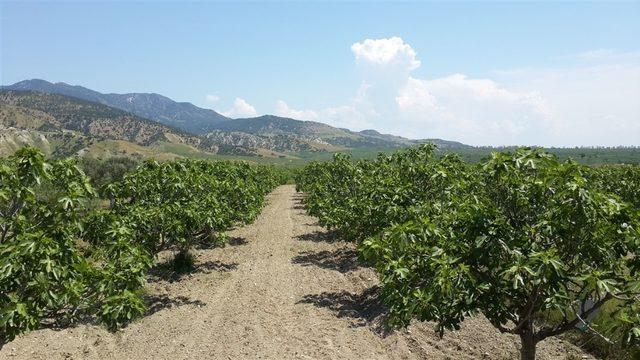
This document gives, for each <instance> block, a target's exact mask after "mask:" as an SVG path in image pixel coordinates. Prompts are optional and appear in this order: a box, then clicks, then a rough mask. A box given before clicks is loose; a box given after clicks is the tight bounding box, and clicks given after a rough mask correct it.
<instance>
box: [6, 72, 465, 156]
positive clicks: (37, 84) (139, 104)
mask: <svg viewBox="0 0 640 360" xmlns="http://www.w3.org/2000/svg"><path fill="white" fill-rule="evenodd" d="M2 89H5V90H22V91H36V92H42V93H51V94H61V95H66V96H71V97H75V98H79V99H83V100H87V101H92V102H98V103H101V104H104V105H107V106H110V107H114V108H117V109H121V110H124V111H127V112H130V113H132V114H134V115H137V116H139V117H142V118H147V119H150V120H153V121H157V122H159V123H161V124H165V125H168V126H171V127H174V128H178V129H182V130H184V131H186V132H189V133H192V134H196V135H205V137H206V138H207V139H208V141H213V139H215V140H216V141H221V142H222V143H223V144H225V145H239V146H244V145H243V144H261V145H262V146H266V149H269V150H274V151H290V152H298V151H338V150H346V149H350V148H398V147H403V146H410V145H413V144H416V143H420V142H424V141H426V140H410V139H407V138H403V137H400V136H394V135H388V134H381V133H379V132H377V131H375V130H364V131H360V132H354V131H351V130H347V129H340V128H336V127H333V126H330V125H327V124H324V123H321V122H315V121H301V120H296V119H290V118H285V117H279V116H274V115H264V116H259V117H254V118H245V119H230V118H227V117H225V116H223V115H221V114H219V113H217V112H215V111H213V110H209V109H203V108H199V107H197V106H195V105H193V104H191V103H186V102H176V101H173V100H171V99H169V98H167V97H165V96H162V95H159V94H154V93H129V94H103V93H100V92H97V91H94V90H91V89H88V88H85V87H82V86H77V85H69V84H66V83H63V82H58V83H51V82H48V81H45V80H40V79H33V80H24V81H20V82H17V83H15V84H13V85H8V86H3V87H2ZM225 133H226V134H225ZM231 133H233V135H232V134H231ZM206 134H208V135H206ZM236 140H237V142H235V143H234V141H236ZM428 141H432V142H434V143H436V144H438V145H439V146H441V147H442V148H453V147H457V146H465V145H463V144H461V143H456V142H450V141H445V140H440V139H429V140H428Z"/></svg>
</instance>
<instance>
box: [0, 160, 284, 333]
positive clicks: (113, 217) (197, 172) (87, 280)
mask: <svg viewBox="0 0 640 360" xmlns="http://www.w3.org/2000/svg"><path fill="white" fill-rule="evenodd" d="M282 181H283V176H282V174H281V173H280V172H278V171H277V170H276V169H273V168H271V167H265V166H253V165H249V164H246V163H235V162H208V161H196V160H180V161H172V162H163V163H158V162H155V161H147V162H144V163H142V164H141V165H140V166H138V167H137V169H135V170H134V171H132V172H130V173H128V174H126V175H125V176H124V177H122V178H121V179H118V180H117V181H115V182H111V183H109V184H107V185H105V186H104V187H102V188H101V189H98V190H96V189H94V188H93V187H92V185H91V183H90V181H89V179H88V178H87V176H86V175H85V174H84V173H83V172H82V171H81V170H80V169H79V167H78V166H77V165H76V163H75V161H74V160H73V159H67V160H59V161H48V160H45V158H44V155H43V154H42V153H41V152H40V151H39V150H37V149H34V148H24V149H22V150H19V151H18V152H17V153H16V154H14V155H13V156H10V157H7V158H2V159H0V338H1V339H2V340H4V341H7V340H10V339H12V338H13V337H15V336H16V335H18V334H20V333H22V332H26V331H30V330H33V329H36V328H39V327H41V326H44V325H47V326H51V325H54V326H60V325H63V324H65V323H70V322H74V321H77V320H78V319H87V318H93V319H96V320H98V321H100V322H102V323H104V324H105V325H106V326H107V327H108V328H110V329H115V328H118V327H120V326H122V325H123V324H126V323H127V322H129V321H131V320H132V319H134V318H136V317H139V316H141V315H142V314H143V313H144V311H145V303H144V300H143V298H142V287H143V286H144V284H145V282H146V276H147V273H148V271H149V269H150V268H151V267H152V265H153V264H154V257H155V255H156V254H157V253H158V252H160V251H163V250H171V251H173V252H174V253H176V254H177V255H176V259H175V260H174V261H175V262H176V263H179V262H183V263H184V262H188V261H189V259H190V254H189V249H190V248H191V247H192V246H193V245H194V244H195V243H198V242H212V243H223V242H224V241H225V231H226V230H228V229H229V228H231V227H232V226H234V225H237V224H241V223H248V222H251V221H252V220H253V219H254V218H255V217H256V216H257V215H258V213H259V212H260V209H261V208H262V206H263V203H264V199H265V195H266V194H268V193H269V192H270V191H271V190H272V189H273V188H274V187H275V186H277V185H278V184H280V183H281V182H282ZM187 265H188V264H187Z"/></svg>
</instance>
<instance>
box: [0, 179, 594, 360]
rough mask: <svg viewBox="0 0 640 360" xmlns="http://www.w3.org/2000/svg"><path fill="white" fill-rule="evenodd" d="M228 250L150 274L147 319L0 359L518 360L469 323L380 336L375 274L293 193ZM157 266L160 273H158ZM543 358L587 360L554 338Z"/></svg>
mask: <svg viewBox="0 0 640 360" xmlns="http://www.w3.org/2000/svg"><path fill="white" fill-rule="evenodd" d="M229 235H230V236H231V241H230V244H229V245H227V246H226V247H224V248H214V249H198V250H196V251H195V252H194V253H195V255H196V261H197V263H196V268H195V269H194V271H193V272H192V273H190V274H187V275H181V276H177V275H167V272H166V271H162V270H156V271H154V273H153V274H152V278H151V281H150V284H149V286H148V302H149V304H150V309H149V312H148V314H147V315H146V316H145V317H144V318H142V319H140V320H138V321H136V322H135V323H133V324H131V325H129V326H128V327H126V328H124V329H122V330H120V331H118V332H116V333H110V332H108V331H106V330H105V329H104V328H102V327H100V326H93V325H78V326H76V327H73V328H67V329H63V330H52V329H43V330H38V331H34V332H31V333H28V334H26V335H24V336H21V337H19V338H17V339H15V340H14V341H12V342H10V343H7V344H5V345H4V347H3V348H2V349H1V350H0V358H2V359H47V360H49V359H62V358H65V359H66V358H72V359H175V360H177V359H514V358H518V357H519V354H518V347H519V339H518V338H516V337H513V336H507V335H503V334H500V333H499V332H498V331H497V330H495V329H494V328H493V326H491V324H489V322H488V321H487V320H486V319H484V318H482V317H477V318H473V319H469V320H468V321H466V322H465V323H464V324H463V327H462V329H461V330H460V331H457V332H453V333H447V334H445V336H444V338H442V339H440V338H439V337H438V336H437V335H436V334H435V333H434V331H433V324H429V323H417V324H415V325H412V326H410V327H409V328H408V329H406V330H401V331H395V332H392V333H385V332H384V331H383V328H384V327H383V326H382V323H383V319H384V316H385V309H384V307H383V306H382V305H381V304H380V303H379V301H378V300H377V294H378V288H377V287H376V284H377V280H376V276H375V273H374V272H373V270H372V269H369V268H366V267H362V266H361V265H360V264H359V263H358V261H357V256H356V253H355V250H354V247H353V245H352V244H349V243H345V242H342V241H339V239H337V238H336V237H335V236H334V235H333V234H332V233H331V232H328V231H326V230H325V229H323V228H322V227H320V226H319V225H318V224H317V220H316V219H314V218H312V217H309V216H307V215H306V214H305V211H304V207H303V205H302V204H301V196H300V195H299V194H296V193H295V189H294V187H293V186H291V185H286V186H281V187H279V188H277V189H276V190H275V191H274V192H273V193H272V194H271V195H270V196H269V199H268V205H267V206H266V207H265V208H264V210H263V212H262V214H261V215H260V216H259V217H258V219H256V221H255V222H254V223H253V224H251V225H248V226H245V227H242V228H239V229H237V230H234V231H232V232H230V234H229ZM161 268H162V267H160V269H161ZM538 349H539V350H538V353H539V358H541V359H566V358H578V359H580V358H591V357H590V356H586V355H584V353H582V352H581V351H580V350H579V349H577V348H575V347H574V346H572V345H571V344H568V343H566V342H563V341H561V340H559V339H555V338H552V339H547V340H545V341H544V342H542V343H541V344H539V345H538Z"/></svg>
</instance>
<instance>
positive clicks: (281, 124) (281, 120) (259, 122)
mask: <svg viewBox="0 0 640 360" xmlns="http://www.w3.org/2000/svg"><path fill="white" fill-rule="evenodd" d="M215 128H216V129H217V130H220V131H225V132H230V131H233V132H243V133H248V134H253V135H263V136H264V135H270V136H273V135H287V136H294V137H297V138H298V139H301V140H303V141H306V142H308V143H310V144H311V145H312V146H322V145H325V146H328V147H329V149H333V150H344V149H350V148H399V147H405V146H411V145H415V144H419V143H423V142H427V141H429V142H433V143H435V144H437V145H438V146H439V147H441V148H443V149H444V148H455V147H465V146H466V145H464V144H462V143H459V142H455V141H446V140H440V139H425V140H411V139H407V138H404V137H401V136H395V135H389V134H381V133H379V132H377V131H375V130H363V131H360V132H355V131H351V130H348V129H341V128H335V127H333V126H330V125H327V124H323V123H320V122H316V121H302V120H296V119H290V118H285V117H280V116H274V115H264V116H259V117H254V118H245V119H235V120H229V121H225V122H221V123H219V124H217V125H215Z"/></svg>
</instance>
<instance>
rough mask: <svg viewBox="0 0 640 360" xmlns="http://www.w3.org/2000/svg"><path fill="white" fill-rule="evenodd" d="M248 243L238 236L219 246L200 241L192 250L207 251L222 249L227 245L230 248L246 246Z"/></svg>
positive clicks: (218, 244) (210, 242) (214, 243)
mask: <svg viewBox="0 0 640 360" xmlns="http://www.w3.org/2000/svg"><path fill="white" fill-rule="evenodd" d="M248 243H249V241H247V239H245V238H242V237H238V236H231V237H229V239H228V240H227V242H226V243H222V244H220V243H216V242H212V241H200V242H198V243H197V244H195V245H194V248H195V249H198V250H209V249H216V248H223V247H225V246H227V245H230V246H241V245H247V244H248Z"/></svg>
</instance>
